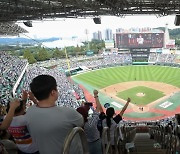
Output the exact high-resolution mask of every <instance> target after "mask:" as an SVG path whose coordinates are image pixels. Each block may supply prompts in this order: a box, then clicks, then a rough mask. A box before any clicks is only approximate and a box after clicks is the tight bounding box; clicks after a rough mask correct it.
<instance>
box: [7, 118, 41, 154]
mask: <svg viewBox="0 0 180 154" xmlns="http://www.w3.org/2000/svg"><path fill="white" fill-rule="evenodd" d="M26 124H27V123H26V120H25V115H20V116H16V117H13V120H12V122H11V125H10V127H9V128H8V132H9V133H10V134H11V135H12V136H13V137H14V140H15V142H16V145H17V147H18V148H19V150H21V151H22V152H25V153H34V152H37V151H38V149H37V146H36V144H35V142H32V138H31V136H30V134H29V131H28V129H27V126H26Z"/></svg>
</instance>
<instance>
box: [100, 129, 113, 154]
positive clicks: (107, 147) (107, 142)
mask: <svg viewBox="0 0 180 154" xmlns="http://www.w3.org/2000/svg"><path fill="white" fill-rule="evenodd" d="M102 149H103V154H109V153H110V154H111V139H110V130H109V128H108V127H104V128H103V133H102Z"/></svg>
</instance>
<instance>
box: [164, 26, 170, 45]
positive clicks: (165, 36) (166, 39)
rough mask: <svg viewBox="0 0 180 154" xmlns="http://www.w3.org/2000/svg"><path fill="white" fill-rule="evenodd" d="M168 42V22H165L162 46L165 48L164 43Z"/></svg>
mask: <svg viewBox="0 0 180 154" xmlns="http://www.w3.org/2000/svg"><path fill="white" fill-rule="evenodd" d="M168 42H169V31H168V23H166V26H165V33H164V47H165V48H166V45H167V44H168Z"/></svg>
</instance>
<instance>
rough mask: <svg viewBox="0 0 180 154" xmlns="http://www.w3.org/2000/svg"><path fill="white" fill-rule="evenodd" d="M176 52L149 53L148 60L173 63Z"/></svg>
mask: <svg viewBox="0 0 180 154" xmlns="http://www.w3.org/2000/svg"><path fill="white" fill-rule="evenodd" d="M177 56H178V55H177V54H162V53H155V52H153V53H150V54H149V60H148V61H149V62H159V63H175V60H176V57H177Z"/></svg>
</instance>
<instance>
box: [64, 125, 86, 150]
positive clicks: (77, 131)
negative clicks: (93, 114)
mask: <svg viewBox="0 0 180 154" xmlns="http://www.w3.org/2000/svg"><path fill="white" fill-rule="evenodd" d="M77 134H79V136H80V139H81V143H82V149H83V154H89V151H88V144H87V140H86V135H85V133H84V130H83V129H82V128H81V127H75V128H73V129H72V131H71V132H70V133H69V135H68V136H67V137H66V139H65V141H64V145H63V152H62V153H63V154H69V150H70V146H71V142H72V140H73V139H74V137H75V136H76V135H77Z"/></svg>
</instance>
